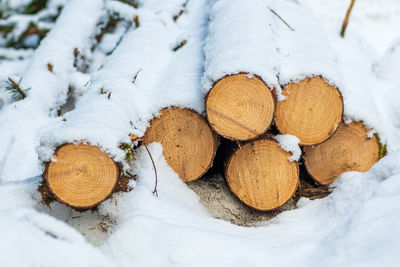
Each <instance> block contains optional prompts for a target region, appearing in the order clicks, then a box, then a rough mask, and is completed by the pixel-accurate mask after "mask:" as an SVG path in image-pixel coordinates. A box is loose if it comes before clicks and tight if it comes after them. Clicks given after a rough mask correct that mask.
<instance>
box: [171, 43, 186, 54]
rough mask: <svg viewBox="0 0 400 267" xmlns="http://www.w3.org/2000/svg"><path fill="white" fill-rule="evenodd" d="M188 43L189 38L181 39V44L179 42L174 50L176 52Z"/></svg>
mask: <svg viewBox="0 0 400 267" xmlns="http://www.w3.org/2000/svg"><path fill="white" fill-rule="evenodd" d="M186 43H187V40H183V41H181V42H180V43H179V44H177V45H176V46H175V47H174V48H173V49H172V50H173V51H174V52H176V51H178V50H179V49H180V48H182V47H183V46H184V45H185V44H186Z"/></svg>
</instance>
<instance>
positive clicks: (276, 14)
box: [269, 8, 294, 31]
mask: <svg viewBox="0 0 400 267" xmlns="http://www.w3.org/2000/svg"><path fill="white" fill-rule="evenodd" d="M269 10H271V12H272V14H274V15H275V16H277V17H278V19H280V20H281V21H282V22H283V23H285V25H286V26H288V28H289V29H290V30H291V31H294V29H293V28H292V27H291V26H290V25H289V24H288V23H287V22H286V21H285V20H284V19H283V18H282V17H281V16H279V14H278V13H276V12H275V10H273V9H271V8H270V9H269Z"/></svg>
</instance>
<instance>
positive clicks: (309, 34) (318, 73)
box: [268, 0, 343, 145]
mask: <svg viewBox="0 0 400 267" xmlns="http://www.w3.org/2000/svg"><path fill="white" fill-rule="evenodd" d="M268 5H269V6H270V8H271V11H273V12H274V14H276V16H275V17H274V21H272V24H271V25H272V26H271V27H273V29H274V32H276V39H277V41H276V42H277V43H278V47H279V54H280V58H279V61H278V62H279V68H278V69H279V83H280V84H281V85H282V86H283V89H282V95H283V97H280V98H279V100H280V101H278V103H277V110H276V121H275V124H276V126H277V128H278V129H279V130H280V131H281V133H282V134H291V135H295V136H297V137H298V138H299V139H300V144H301V145H313V144H318V143H321V142H323V141H324V140H326V139H327V138H328V137H329V136H330V135H331V134H333V133H334V132H335V130H336V129H337V127H338V126H339V123H340V121H341V118H342V114H343V101H342V98H341V94H340V92H339V89H340V88H339V87H338V86H339V84H338V81H340V80H341V78H340V75H339V69H338V66H337V58H336V55H335V53H333V52H332V49H331V47H330V42H329V40H328V39H327V38H326V36H325V34H324V32H323V30H322V29H321V28H320V25H319V23H318V22H317V20H316V19H315V18H314V16H313V14H312V12H311V11H310V9H309V8H308V7H307V5H305V3H303V2H302V1H291V0H279V1H271V2H270V3H269V4H268ZM278 97H279V95H278Z"/></svg>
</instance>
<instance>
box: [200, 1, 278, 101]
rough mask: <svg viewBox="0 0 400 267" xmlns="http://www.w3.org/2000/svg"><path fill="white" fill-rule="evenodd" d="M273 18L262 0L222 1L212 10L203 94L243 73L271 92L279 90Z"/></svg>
mask: <svg viewBox="0 0 400 267" xmlns="http://www.w3.org/2000/svg"><path fill="white" fill-rule="evenodd" d="M272 16H273V14H272V13H271V12H270V11H269V10H268V9H267V5H266V2H265V1H263V0H252V1H250V2H249V1H242V0H220V1H216V2H215V3H214V4H213V5H212V6H211V7H210V23H209V26H208V31H209V32H208V36H207V39H206V45H205V48H204V51H205V56H206V59H205V66H204V77H203V81H202V83H203V94H204V95H205V94H207V93H208V91H209V90H210V89H211V88H212V86H213V84H214V82H216V81H218V80H219V79H221V78H223V77H224V76H226V75H231V74H237V73H240V72H244V73H249V74H250V75H258V76H259V77H260V78H261V79H262V80H263V81H264V82H265V83H266V84H267V85H268V86H269V87H270V88H271V89H272V88H274V87H278V80H277V77H276V75H277V73H278V72H277V70H276V64H277V56H278V53H277V51H276V44H275V41H274V38H273V34H272V29H271V27H270V23H271V21H272Z"/></svg>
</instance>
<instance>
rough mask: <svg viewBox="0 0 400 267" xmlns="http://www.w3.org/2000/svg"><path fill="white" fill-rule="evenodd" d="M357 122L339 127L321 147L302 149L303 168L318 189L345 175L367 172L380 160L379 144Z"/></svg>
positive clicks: (374, 136) (374, 137) (342, 124)
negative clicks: (349, 172)
mask: <svg viewBox="0 0 400 267" xmlns="http://www.w3.org/2000/svg"><path fill="white" fill-rule="evenodd" d="M369 132H370V130H369V129H367V128H366V127H365V126H364V125H363V123H361V122H352V123H350V124H349V125H347V124H344V123H341V124H340V126H339V128H338V130H337V132H336V133H335V134H334V135H333V136H332V137H331V138H329V139H328V140H327V141H325V142H324V143H322V144H319V145H316V146H305V147H304V148H303V150H304V156H303V158H304V164H305V167H306V169H307V171H308V173H309V174H310V176H311V177H312V178H313V179H314V180H315V181H316V182H317V183H319V184H321V185H328V184H330V183H332V182H333V181H334V180H335V179H336V178H337V177H339V176H340V175H341V174H342V173H344V172H348V171H359V172H365V171H368V170H369V169H370V168H371V167H372V165H374V164H375V163H376V162H377V161H378V160H379V158H380V144H379V140H378V137H377V136H376V134H374V135H373V136H372V137H368V135H369Z"/></svg>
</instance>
